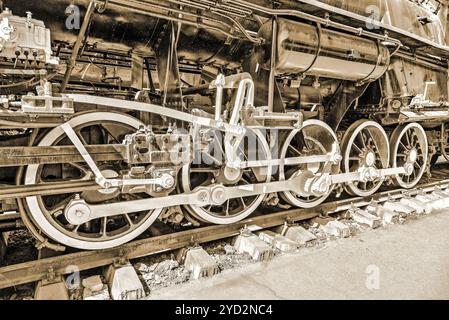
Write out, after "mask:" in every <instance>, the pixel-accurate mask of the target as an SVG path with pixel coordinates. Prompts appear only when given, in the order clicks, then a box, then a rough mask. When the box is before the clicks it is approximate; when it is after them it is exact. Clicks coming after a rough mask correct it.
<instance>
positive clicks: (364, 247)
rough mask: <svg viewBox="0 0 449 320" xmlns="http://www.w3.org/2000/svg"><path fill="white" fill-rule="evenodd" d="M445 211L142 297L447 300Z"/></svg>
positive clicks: (448, 234) (448, 265)
mask: <svg viewBox="0 0 449 320" xmlns="http://www.w3.org/2000/svg"><path fill="white" fill-rule="evenodd" d="M448 229H449V210H447V211H446V213H440V212H434V213H433V214H432V215H426V216H420V217H419V218H418V219H412V220H408V222H406V223H405V224H403V225H399V224H397V225H387V226H385V227H382V228H380V229H375V230H371V229H369V230H367V231H365V232H363V233H362V234H359V235H356V236H354V237H352V238H345V239H343V238H342V239H338V240H336V241H333V242H330V243H328V245H327V247H326V248H324V249H314V248H304V249H303V250H301V252H300V253H298V254H291V255H290V254H289V255H282V256H280V257H276V258H275V259H274V260H272V261H270V262H263V263H256V264H253V265H250V266H248V267H244V268H238V269H232V270H227V271H224V272H222V273H220V274H219V275H217V276H215V277H213V278H207V279H200V280H198V281H193V282H190V283H188V284H185V285H180V286H176V287H173V288H167V289H163V290H160V291H154V292H152V294H151V295H150V296H149V297H148V298H149V299H186V300H196V299H214V300H227V299H242V300H246V299H259V300H260V299H449V271H448V270H449V246H448V243H449V232H447V230H448Z"/></svg>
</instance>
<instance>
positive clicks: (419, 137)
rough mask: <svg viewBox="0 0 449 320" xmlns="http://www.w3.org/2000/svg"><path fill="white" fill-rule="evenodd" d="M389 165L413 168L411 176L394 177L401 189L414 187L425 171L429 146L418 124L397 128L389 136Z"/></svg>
mask: <svg viewBox="0 0 449 320" xmlns="http://www.w3.org/2000/svg"><path fill="white" fill-rule="evenodd" d="M390 141H391V142H390V145H391V156H392V158H391V165H392V166H393V167H395V168H396V167H403V166H408V167H411V168H413V170H411V174H408V175H407V174H402V175H396V176H394V180H395V182H396V184H397V185H398V186H400V187H402V188H406V189H410V188H413V187H415V186H416V185H417V184H418V182H419V181H420V180H421V178H422V176H423V174H424V172H425V171H426V166H427V161H428V153H429V149H428V148H429V146H428V140H427V135H426V132H425V131H424V128H423V127H422V126H421V125H420V124H418V123H410V124H408V125H404V126H399V127H397V128H396V129H395V130H394V131H393V134H392V135H391V140H390Z"/></svg>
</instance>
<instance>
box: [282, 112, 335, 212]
mask: <svg viewBox="0 0 449 320" xmlns="http://www.w3.org/2000/svg"><path fill="white" fill-rule="evenodd" d="M338 145H339V144H338V140H337V136H336V135H335V133H334V131H333V130H332V129H331V128H330V127H329V126H328V125H327V124H326V123H324V122H322V121H319V120H307V121H305V122H304V124H303V128H302V129H300V130H294V131H292V132H291V133H290V134H289V135H288V137H287V139H286V140H285V142H284V144H283V146H282V149H281V154H280V158H281V159H288V158H296V157H301V156H313V155H326V154H328V153H330V152H331V151H332V150H333V147H334V146H337V147H338ZM337 151H340V150H339V148H338V150H337ZM307 171H309V172H311V173H313V174H315V175H317V176H319V175H323V174H337V173H338V172H339V166H338V165H334V164H329V163H326V162H322V163H319V162H317V163H308V164H303V165H285V164H281V165H280V166H279V179H280V180H281V181H283V180H289V179H293V178H295V177H297V176H298V175H300V174H302V173H304V172H307ZM332 190H333V188H331V189H330V190H329V191H328V192H327V193H325V194H323V195H321V196H315V195H307V196H304V195H300V194H298V193H296V192H292V191H288V192H283V193H281V197H282V198H283V199H284V200H285V201H287V202H288V203H289V204H291V205H293V206H296V207H300V208H313V207H316V206H317V205H319V204H321V203H323V202H324V201H325V200H326V199H327V198H328V197H329V195H330V194H331V193H332Z"/></svg>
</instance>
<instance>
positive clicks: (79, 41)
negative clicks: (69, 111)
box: [61, 1, 95, 93]
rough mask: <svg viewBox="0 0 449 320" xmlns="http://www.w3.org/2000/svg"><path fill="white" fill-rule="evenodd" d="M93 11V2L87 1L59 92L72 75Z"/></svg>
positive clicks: (64, 87)
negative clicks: (87, 4)
mask: <svg viewBox="0 0 449 320" xmlns="http://www.w3.org/2000/svg"><path fill="white" fill-rule="evenodd" d="M94 12H95V2H94V1H91V2H90V3H89V6H88V7H87V11H86V15H85V16H84V20H83V24H82V26H81V29H80V32H79V34H78V37H77V38H76V42H75V45H74V46H73V51H72V55H71V57H70V60H69V62H68V64H67V70H66V72H65V75H64V80H63V81H62V83H61V93H62V92H64V91H65V89H66V87H67V84H68V83H69V80H70V76H71V75H72V71H73V69H74V68H75V64H76V59H77V58H78V55H79V54H80V49H81V46H82V45H83V43H84V39H85V35H86V32H87V29H88V28H89V25H90V21H91V20H92V17H93V14H94Z"/></svg>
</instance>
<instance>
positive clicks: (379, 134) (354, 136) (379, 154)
mask: <svg viewBox="0 0 449 320" xmlns="http://www.w3.org/2000/svg"><path fill="white" fill-rule="evenodd" d="M342 149H343V162H342V170H343V172H345V173H350V172H357V171H358V170H360V169H363V168H372V169H386V168H388V165H389V163H390V148H389V140H388V136H387V133H386V132H385V130H384V129H383V128H382V126H381V125H380V124H378V123H377V122H373V121H369V120H359V121H356V122H354V123H353V124H352V125H351V126H350V127H349V128H348V130H347V131H346V132H345V135H344V136H343V140H342ZM383 181H384V179H383V178H381V177H379V178H376V179H373V180H372V179H366V180H364V181H356V182H349V183H347V184H345V190H346V192H348V193H349V194H351V195H353V196H359V197H368V196H370V195H372V194H374V193H375V192H376V191H377V190H379V188H380V187H381V186H382V183H383Z"/></svg>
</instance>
